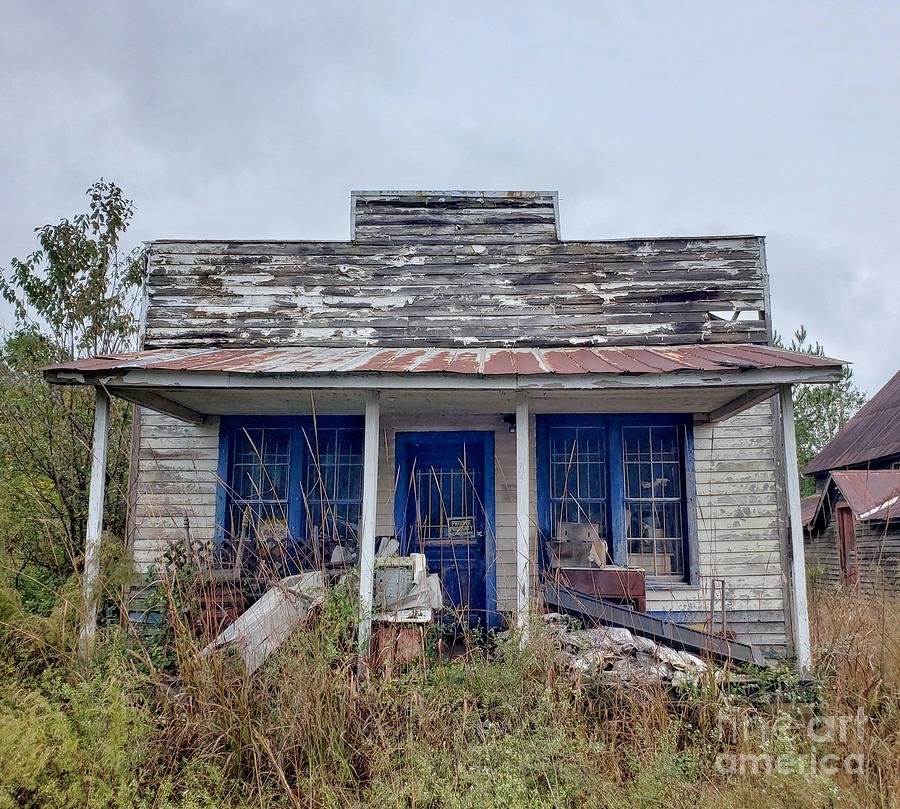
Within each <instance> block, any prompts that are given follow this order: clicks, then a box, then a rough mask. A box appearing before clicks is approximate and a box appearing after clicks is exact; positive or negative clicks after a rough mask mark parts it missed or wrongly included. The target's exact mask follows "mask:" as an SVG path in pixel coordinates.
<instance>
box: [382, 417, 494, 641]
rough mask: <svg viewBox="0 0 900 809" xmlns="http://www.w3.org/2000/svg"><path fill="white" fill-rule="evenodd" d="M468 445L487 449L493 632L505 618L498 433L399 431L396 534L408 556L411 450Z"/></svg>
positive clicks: (487, 565) (487, 583) (488, 606)
mask: <svg viewBox="0 0 900 809" xmlns="http://www.w3.org/2000/svg"><path fill="white" fill-rule="evenodd" d="M442 438H445V439H446V440H448V441H451V440H452V441H463V442H465V443H476V442H481V444H482V446H483V448H484V525H485V538H484V557H485V558H484V594H485V595H484V598H485V611H486V613H487V622H488V627H489V628H490V629H494V628H496V627H498V626H500V623H501V621H502V616H501V615H500V613H499V612H497V513H496V492H495V490H494V487H495V472H494V463H495V453H494V432H493V431H492V430H429V431H422V432H398V433H396V435H395V436H394V468H395V470H396V482H397V483H396V491H395V492H394V532H395V533H396V536H397V539H398V541H399V542H400V553H402V554H407V553H409V552H410V551H411V548H410V547H409V531H408V529H407V525H406V515H407V512H408V506H409V487H410V475H409V473H410V457H409V456H410V448H411V446H412V445H413V444H415V443H422V442H424V441H436V440H439V439H442Z"/></svg>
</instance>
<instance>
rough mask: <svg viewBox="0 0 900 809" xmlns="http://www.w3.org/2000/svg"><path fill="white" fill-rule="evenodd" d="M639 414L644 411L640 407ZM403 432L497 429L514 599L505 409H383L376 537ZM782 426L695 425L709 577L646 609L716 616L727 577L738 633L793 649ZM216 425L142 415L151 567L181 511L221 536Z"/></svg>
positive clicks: (202, 534)
mask: <svg viewBox="0 0 900 809" xmlns="http://www.w3.org/2000/svg"><path fill="white" fill-rule="evenodd" d="M636 409H640V407H639V405H638V406H637V407H636ZM398 430H403V431H408V430H411V431H416V430H491V431H493V432H494V441H495V467H494V477H495V509H496V546H497V557H496V566H497V599H498V606H499V608H500V609H501V610H504V611H512V610H513V608H514V605H515V573H516V564H515V562H516V557H515V553H516V523H515V520H516V495H515V436H514V435H512V434H510V432H509V429H508V426H507V424H505V423H504V422H503V420H502V415H499V414H498V415H496V416H474V415H473V416H466V415H455V416H451V415H433V414H432V415H421V416H410V415H399V414H391V413H385V414H384V415H383V419H382V436H381V439H380V441H379V446H380V459H379V486H378V501H377V527H376V530H377V533H378V534H383V535H386V534H393V533H394V505H393V503H394V491H395V487H396V478H395V468H394V446H395V436H396V432H397V431H398ZM773 435H774V433H773V422H772V415H771V410H770V409H769V407H768V404H763V405H759V406H757V407H755V408H753V409H752V410H750V411H747V412H746V413H744V414H742V415H739V416H735V417H733V418H731V419H729V420H728V421H726V422H723V423H721V424H718V425H715V426H698V427H696V428H695V456H696V479H697V522H698V532H699V548H700V573H701V582H700V584H699V585H697V586H693V585H677V586H674V587H664V588H660V589H651V590H650V592H649V594H648V608H649V609H651V610H655V611H659V612H667V613H671V614H672V615H673V617H675V618H678V619H682V620H687V621H690V622H692V623H702V622H703V621H704V620H706V618H707V617H708V612H709V577H711V576H721V577H723V578H725V579H726V582H727V594H728V620H729V624H730V627H731V629H732V630H733V631H735V632H736V633H738V634H740V635H742V636H744V637H750V638H752V639H753V640H754V641H756V642H758V643H760V644H761V645H762V646H763V648H764V649H765V650H766V651H767V653H768V654H770V655H771V654H778V653H781V652H783V651H784V645H785V612H784V598H785V595H784V579H783V577H784V570H783V568H782V564H781V556H780V552H779V547H780V541H781V535H780V530H781V529H780V527H779V523H778V512H777V501H776V477H775V464H774V441H773ZM533 436H534V419H533V417H532V442H531V454H532V458H531V461H532V463H531V469H532V476H531V484H530V485H531V503H532V517H531V521H532V526H533V528H532V558H535V553H534V546H535V543H536V528H535V526H536V525H537V516H536V511H535V507H536V482H535V470H536V459H535V455H534V453H535V446H534V441H533ZM217 458H218V426H217V425H215V424H213V425H204V426H193V425H187V424H183V423H181V422H178V421H175V420H173V419H170V418H168V417H166V416H161V415H157V414H154V413H149V412H146V411H145V412H144V414H143V416H142V419H141V428H140V443H139V467H138V473H137V482H136V506H135V515H134V523H133V528H132V537H133V539H132V541H133V551H134V558H135V561H136V563H137V566H138V568H139V569H140V570H141V571H144V572H146V571H147V570H148V569H149V568H150V567H152V566H153V565H154V564H157V563H159V561H161V558H162V555H163V554H164V552H165V550H166V548H167V547H168V546H169V543H170V542H171V541H177V542H180V541H181V540H182V537H183V535H184V534H183V531H184V529H183V522H184V517H185V516H188V517H189V519H190V521H191V528H192V531H193V533H194V535H195V536H196V537H198V538H207V537H209V538H211V537H212V536H213V533H214V522H215V502H216V483H217V468H216V465H217Z"/></svg>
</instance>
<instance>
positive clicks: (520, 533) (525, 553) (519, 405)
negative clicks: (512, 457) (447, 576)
mask: <svg viewBox="0 0 900 809" xmlns="http://www.w3.org/2000/svg"><path fill="white" fill-rule="evenodd" d="M530 471H531V455H530V441H529V429H528V398H527V396H526V395H525V394H524V393H522V394H519V399H518V401H517V402H516V627H517V628H518V630H519V632H521V633H522V639H523V640H526V641H527V640H528V629H529V623H530V617H531V610H530V607H531V605H530V603H529V598H528V596H529V593H530V592H531V580H530V579H531V565H530V554H531V543H530V542H529V534H530V531H529V520H530V488H531V474H530Z"/></svg>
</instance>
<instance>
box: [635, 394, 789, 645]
mask: <svg viewBox="0 0 900 809" xmlns="http://www.w3.org/2000/svg"><path fill="white" fill-rule="evenodd" d="M694 446H695V452H694V456H695V470H696V488H697V530H698V539H699V548H700V576H701V584H702V587H701V588H699V589H691V588H673V589H671V590H653V591H652V592H651V593H650V594H649V597H648V608H650V609H660V610H669V611H671V612H673V613H679V614H680V617H682V618H684V619H687V620H690V619H693V620H694V621H703V620H706V618H708V616H709V581H710V578H712V577H721V578H724V579H725V580H726V594H727V618H728V623H729V626H730V628H731V630H732V631H734V632H736V633H738V634H740V635H743V636H746V637H749V638H751V639H753V640H754V642H756V643H759V644H760V645H761V646H762V647H763V649H764V651H765V653H766V654H767V655H770V656H771V655H778V654H783V653H784V651H785V647H786V639H785V634H786V624H785V599H786V590H785V577H786V575H787V571H786V570H785V568H784V565H783V559H782V550H781V548H782V539H783V538H782V530H783V529H782V526H781V522H780V521H779V512H778V495H777V483H776V464H775V452H776V449H775V446H776V442H775V424H774V422H773V419H772V410H771V408H770V405H769V403H768V402H764V403H762V404H760V405H757V406H756V407H754V408H752V409H751V410H748V411H746V412H745V413H742V414H740V415H738V416H734V417H732V418H730V419H728V420H727V421H725V422H722V423H721V424H717V425H702V426H700V425H698V426H696V427H695V428H694Z"/></svg>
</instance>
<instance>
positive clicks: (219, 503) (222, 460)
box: [213, 419, 231, 547]
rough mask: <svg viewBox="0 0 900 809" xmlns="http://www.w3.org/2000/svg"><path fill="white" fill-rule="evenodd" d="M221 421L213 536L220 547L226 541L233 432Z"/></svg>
mask: <svg viewBox="0 0 900 809" xmlns="http://www.w3.org/2000/svg"><path fill="white" fill-rule="evenodd" d="M222 421H223V419H220V420H219V463H218V467H217V476H218V480H217V481H216V525H215V534H214V535H213V542H214V544H215V545H216V546H217V547H219V546H221V545H222V543H223V542H224V541H225V518H226V514H225V508H226V504H227V502H228V497H227V494H228V492H227V486H228V464H229V459H230V457H231V432H230V430H228V429H226V428H225V427H224V426H223V424H222Z"/></svg>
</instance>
